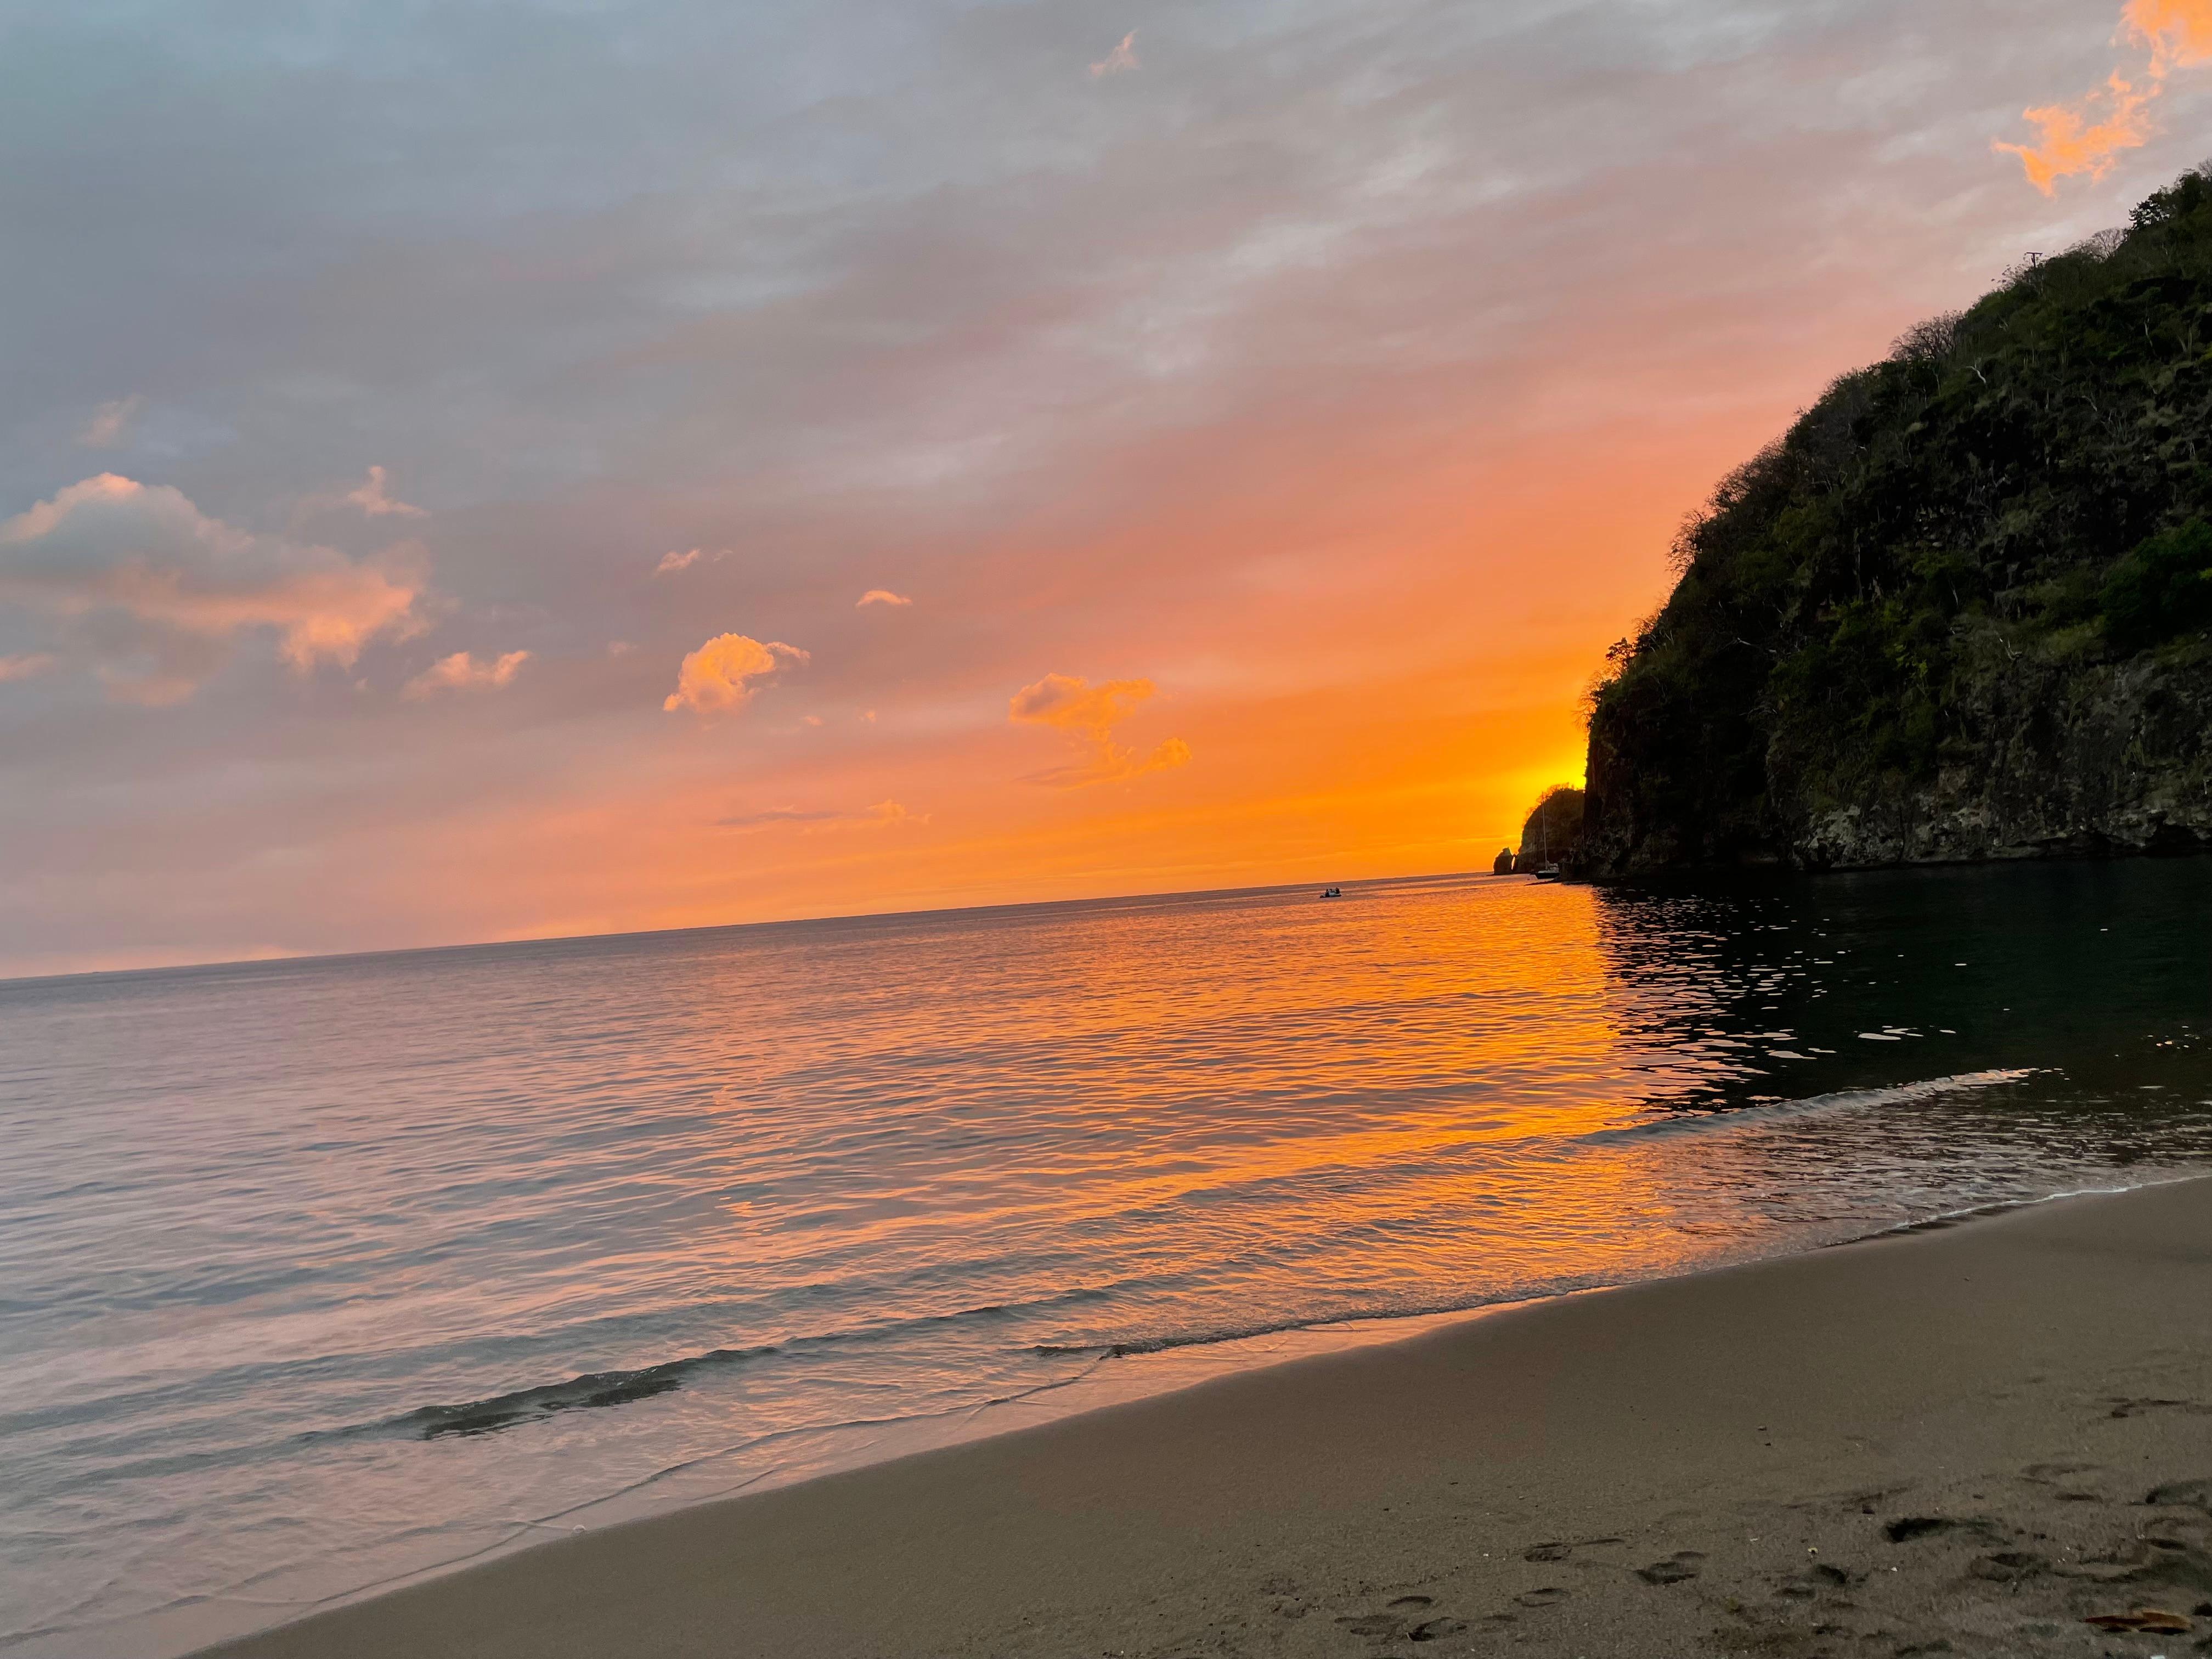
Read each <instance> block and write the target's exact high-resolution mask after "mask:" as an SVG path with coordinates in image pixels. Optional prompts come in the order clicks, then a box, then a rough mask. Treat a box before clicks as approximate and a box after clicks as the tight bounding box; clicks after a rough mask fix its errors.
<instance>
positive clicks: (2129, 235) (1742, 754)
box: [1583, 171, 2212, 876]
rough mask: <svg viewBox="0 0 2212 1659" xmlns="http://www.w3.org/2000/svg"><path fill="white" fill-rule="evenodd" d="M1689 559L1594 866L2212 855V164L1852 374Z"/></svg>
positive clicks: (1594, 782) (1597, 808) (1613, 740)
mask: <svg viewBox="0 0 2212 1659" xmlns="http://www.w3.org/2000/svg"><path fill="white" fill-rule="evenodd" d="M1675 553H1676V557H1677V562H1678V568H1680V573H1681V574H1680V580H1679V582H1678V583H1677V585H1676V586H1675V588H1674V592H1673V594H1672V595H1671V596H1670V597H1669V598H1668V600H1667V602H1666V604H1665V605H1663V606H1662V608H1661V609H1660V610H1659V611H1658V612H1657V613H1656V615H1655V616H1654V617H1652V618H1651V619H1650V621H1649V622H1648V623H1646V624H1645V625H1644V627H1643V628H1642V629H1640V630H1639V631H1638V634H1637V635H1635V636H1634V637H1633V638H1631V639H1628V640H1624V641H1620V643H1619V644H1618V645H1616V646H1615V647H1613V651H1612V652H1611V653H1609V656H1608V663H1607V677H1606V678H1604V679H1602V680H1601V683H1600V684H1599V685H1598V686H1597V687H1596V689H1595V691H1594V692H1593V702H1592V708H1591V718H1590V744H1589V800H1588V806H1587V815H1586V820H1585V828H1586V833H1585V838H1584V847H1583V860H1584V865H1585V867H1586V868H1587V869H1588V870H1589V872H1591V873H1593V874H1596V875H1601V876H1602V875H1621V874H1630V873H1635V872H1644V871H1652V870H1658V869H1664V868H1668V867H1684V866H1713V865H1727V864H1740V863H1762V862H1779V863H1790V864H1796V865H1800V866H1808V867H1815V868H1818V867H1827V866H1864V865H1875V864H1890V863H1902V862H1913V861H1920V860H1947V859H1972V858H1988V857H2017V856H2027V855H2033V854H2051V853H2098V852H2106V851H2163V850H2193V849H2197V848H2203V847H2204V846H2207V845H2212V746H2208V732H2209V731H2212V640H2208V637H2207V633H2208V629H2212V181H2208V179H2207V177H2206V174H2205V173H2204V172H2203V171H2199V172H2196V173H2188V174H2185V175H2184V176H2183V177H2182V178H2181V179H2179V181H2178V182H2177V183H2175V184H2174V185H2172V187H2171V188H2170V189H2167V190H2165V191H2160V192H2159V193H2157V194H2156V195H2154V196H2153V197H2150V198H2149V199H2148V200H2147V201H2146V202H2144V203H2143V204H2142V206H2141V207H2139V208H2137V209H2136V211H2135V213H2134V215H2133V216H2132V222H2131V223H2130V227H2129V228H2127V229H2126V230H2125V231H2124V232H2123V231H2115V232H2108V233H2106V234H2105V235H2102V236H2100V237H2097V238H2093V239H2092V240H2090V241H2089V242H2087V243H2085V244H2083V245H2082V246H2079V247H2076V248H2074V249H2072V250H2070V251H2069V252H2065V253H2063V254H2060V255H2058V256H2057V257H2056V258H2033V257H2032V258H2029V259H2028V260H2027V261H2025V262H2024V263H2023V264H2021V265H2020V266H2018V267H2017V268H2015V270H2013V271H2012V272H2010V273H2008V277H2007V279H2006V281H2005V283H2004V284H2003V285H2002V287H2001V288H1999V289H1997V290H1996V292H1994V293H1992V294H1990V295H1987V296H1986V297H1984V299H1983V300H1982V301H1980V302H1979V303H1978V304H1977V305H1975V306H1974V307H1973V308H1972V310H1970V311H1967V312H1966V313H1963V314H1961V315H1956V316H1947V317H1938V318H1936V319H1931V320H1930V321H1929V322H1926V323H1923V324H1921V325H1918V326H1917V327H1916V328H1914V329H1913V330H1912V331H1911V332H1910V333H1908V334H1907V335H1905V337H1904V338H1903V339H1901V340H1900V341H1899V343H1898V344H1897V347H1896V349H1895V350H1894V351H1893V353H1892V355H1891V356H1889V358H1888V359H1887V361H1885V362H1880V363H1877V364H1875V365H1874V366H1873V367H1871V368H1864V369H1861V370H1858V371H1857V372H1856V373H1853V374H1847V375H1845V376H1844V377H1843V378H1842V379H1841V380H1838V381H1837V382H1836V383H1835V384H1834V385H1833V386H1831V387H1830V388H1829V389H1828V391H1827V392H1826V395H1824V396H1823V397H1822V398H1820V401H1819V402H1818V403H1817V404H1814V407H1813V408H1812V409H1811V410H1809V411H1808V412H1807V413H1806V414H1805V415H1804V416H1802V417H1801V418H1800V419H1799V420H1798V422H1796V425H1795V426H1793V427H1792V428H1790V431H1789V433H1788V434H1787V435H1785V436H1784V437H1783V438H1782V439H1781V440H1779V441H1777V442H1776V443H1774V444H1772V445H1770V446H1769V447H1767V448H1765V450H1762V451H1761V452H1760V453H1759V454H1758V455H1756V456H1754V457H1753V459H1751V460H1750V461H1749V462H1747V464H1746V465H1744V466H1742V467H1741V468H1740V469H1739V470H1738V471H1735V473H1733V474H1731V475H1730V476H1729V477H1728V478H1727V479H1725V480H1723V483H1721V485H1720V487H1719V488H1718V489H1717V490H1716V491H1715V492H1714V494H1713V497H1712V500H1711V502H1710V503H1709V504H1708V506H1707V507H1705V510H1704V511H1703V512H1702V513H1699V514H1698V515H1697V516H1695V517H1694V518H1693V519H1692V520H1691V521H1690V522H1689V523H1688V524H1687V525H1686V526H1685V527H1684V529H1683V532H1682V533H1681V536H1680V539H1679V541H1678V542H1677V544H1676V547H1675Z"/></svg>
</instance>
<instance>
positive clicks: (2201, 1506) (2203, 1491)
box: [2143, 1480, 2212, 1515]
mask: <svg viewBox="0 0 2212 1659" xmlns="http://www.w3.org/2000/svg"><path fill="white" fill-rule="evenodd" d="M2143 1502H2144V1503H2146V1504H2177V1505H2186V1506H2187V1507H2189V1508H2191V1509H2198V1510H2203V1511H2204V1512H2205V1513H2206V1514H2207V1515H2212V1480H2169V1481H2167V1482H2166V1485H2164V1486H2154V1487H2152V1488H2151V1490H2150V1492H2149V1493H2148V1496H2146V1497H2145V1498H2143Z"/></svg>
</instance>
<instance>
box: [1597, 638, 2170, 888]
mask: <svg viewBox="0 0 2212 1659" xmlns="http://www.w3.org/2000/svg"><path fill="white" fill-rule="evenodd" d="M1986 643H1989V644H1992V645H1995V646H1996V647H1997V653H1996V661H1995V662H1991V663H1988V664H1986V665H1985V671H1984V673H1983V674H1980V675H1978V676H1974V677H1972V678H1969V679H1968V680H1967V681H1966V686H1965V687H1964V689H1965V690H1966V692H1967V696H1965V697H1963V698H1962V699H1961V700H1960V703H1959V704H1958V705H1957V706H1955V707H1954V708H1953V710H1952V711H1951V713H1952V718H1953V719H1954V720H1955V722H1956V730H1957V732H1958V737H1957V738H1956V739H1955V740H1954V743H1953V744H1950V745H1948V746H1949V747H1950V748H1952V749H1953V750H1955V751H1957V758H1955V759H1954V761H1953V762H1952V763H1950V764H1948V765H1942V766H1940V767H1939V768H1938V769H1937V770H1936V775H1935V776H1934V777H1933V778H1932V779H1929V780H1927V781H1922V782H1917V783H1907V782H1902V781H1894V780H1893V781H1889V782H1888V783H1887V785H1886V786H1885V785H1876V786H1875V787H1869V788H1866V789H1863V790H1857V791H1839V790H1838V789H1836V788H1834V787H1828V785H1827V784H1826V781H1824V780H1822V779H1821V778H1820V777H1819V776H1817V775H1793V774H1792V773H1791V772H1790V769H1789V767H1788V765H1787V757H1784V756H1780V755H1777V756H1775V757H1773V759H1774V761H1775V764H1774V766H1773V767H1772V768H1771V770H1770V775H1769V776H1768V778H1767V780H1766V787H1765V790H1764V791H1763V792H1762V793H1761V795H1760V796H1759V799H1758V800H1757V802H1756V803H1755V806H1754V808H1753V811H1750V812H1748V813H1746V812H1744V811H1741V809H1738V810H1735V811H1730V810H1729V809H1728V807H1727V805H1726V804H1724V803H1720V802H1715V803H1713V806H1714V808H1715V810H1714V811H1713V812H1712V813H1711V815H1709V816H1707V817H1704V818H1702V819H1695V820H1692V823H1691V824H1690V825H1689V826H1688V828H1689V830H1690V833H1687V834H1685V833H1684V828H1685V826H1684V824H1683V823H1682V822H1681V821H1680V817H1679V816H1678V814H1677V813H1676V812H1675V811H1673V810H1671V808H1672V805H1673V804H1672V803H1668V802H1664V801H1661V802H1654V801H1652V800H1650V799H1648V798H1647V797H1648V792H1647V791H1645V790H1644V789H1642V788H1641V787H1639V786H1638V781H1637V779H1636V776H1635V775H1634V772H1633V769H1632V767H1630V766H1627V765H1625V764H1623V763H1622V762H1621V760H1620V757H1618V756H1617V755H1616V754H1614V753H1613V752H1612V751H1611V750H1609V748H1608V747H1607V745H1604V744H1601V743H1599V742H1593V744H1592V745H1591V761H1590V779H1589V782H1590V789H1589V805H1588V807H1587V820H1586V830H1585V836H1584V868H1585V870H1586V872H1588V873H1589V874H1592V875H1596V876H1600V877H1605V876H1632V875H1638V874H1649V873H1652V872H1658V871H1662V870H1668V869H1680V868H1695V867H1706V868H1711V867H1715V866H1743V865H1786V866H1794V867H1796V868H1799V869H1807V870H1848V869H1865V868H1871V867H1875V866H1884V865H1895V864H1923V863H1953V862H1960V861H1966V860H1984V859H2020V858H2045V857H2099V856H2110V855H2114V854H2121V855H2124V854H2168V853H2191V852H2202V851H2212V643H2207V642H2205V641H2194V642H2192V643H2191V644H2189V645H2186V646H2184V647H2179V648H2170V649H2168V650H2166V651H2165V652H2162V653H2146V654H2145V655H2142V656H2140V657H2137V658H2135V659H2129V660H2124V661H2118V662H2110V661H2107V662H2087V663H2084V662H2080V661H2068V660H2066V659H2064V658H2063V655H2061V656H2054V654H2053V653H2048V652H2032V653H2021V654H2020V655H2019V656H2018V657H2017V658H2016V659H2015V658H2012V657H2010V656H2008V655H2005V654H2004V653H2003V652H2002V641H1989V642H1986Z"/></svg>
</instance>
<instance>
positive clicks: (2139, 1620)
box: [2081, 1607, 2192, 1636]
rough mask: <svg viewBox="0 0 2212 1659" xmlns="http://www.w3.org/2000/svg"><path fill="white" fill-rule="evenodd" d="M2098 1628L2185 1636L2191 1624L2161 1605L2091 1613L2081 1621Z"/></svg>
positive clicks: (2150, 1634) (2154, 1634)
mask: <svg viewBox="0 0 2212 1659" xmlns="http://www.w3.org/2000/svg"><path fill="white" fill-rule="evenodd" d="M2081 1622H2082V1623H2083V1624H2085V1625H2094V1626H2096V1627H2097V1628H2098V1629H2099V1630H2133V1631H2141V1632H2143V1633H2144V1634H2145V1635H2149V1636H2186V1635H2188V1634H2189V1632H2190V1631H2191V1628H2192V1626H2191V1624H2190V1622H2189V1620H2188V1619H2187V1618H2185V1616H2184V1615H2182V1614H2180V1613H2168V1612H2167V1611H2166V1609H2165V1608H2163V1607H2137V1608H2136V1609H2135V1610H2134V1611H2133V1612H2132V1613H2091V1614H2090V1615H2089V1616H2088V1617H2087V1619H2084V1620H2082V1621H2081Z"/></svg>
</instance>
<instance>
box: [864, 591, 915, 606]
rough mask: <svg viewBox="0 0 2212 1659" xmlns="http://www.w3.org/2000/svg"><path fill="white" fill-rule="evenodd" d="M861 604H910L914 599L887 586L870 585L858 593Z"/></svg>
mask: <svg viewBox="0 0 2212 1659" xmlns="http://www.w3.org/2000/svg"><path fill="white" fill-rule="evenodd" d="M913 603H914V601H913V600H912V599H908V598H907V597H906V596H905V595H904V594H902V593H894V592H891V591H890V588H888V587H872V588H870V589H869V590H868V591H867V592H865V593H863V594H861V595H860V604H861V605H912V604H913Z"/></svg>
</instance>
